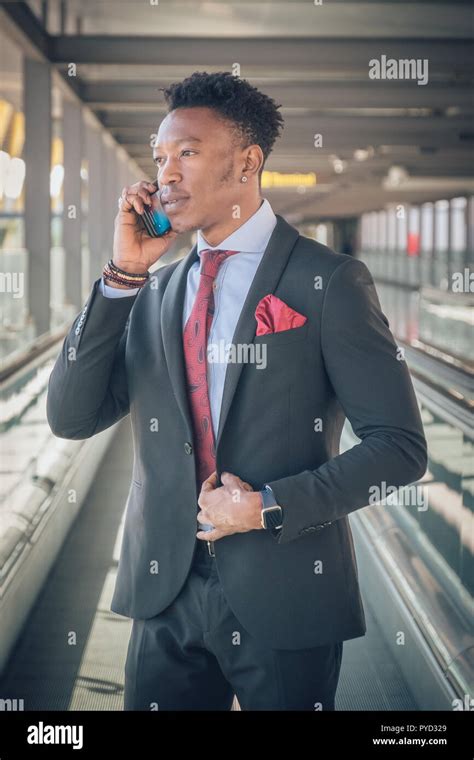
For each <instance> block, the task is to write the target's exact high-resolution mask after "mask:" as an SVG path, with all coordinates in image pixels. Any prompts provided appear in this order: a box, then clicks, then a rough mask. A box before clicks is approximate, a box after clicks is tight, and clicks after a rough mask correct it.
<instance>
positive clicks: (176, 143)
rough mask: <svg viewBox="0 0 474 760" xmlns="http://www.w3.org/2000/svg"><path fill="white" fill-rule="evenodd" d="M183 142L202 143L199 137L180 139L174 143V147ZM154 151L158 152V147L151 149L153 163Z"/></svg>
mask: <svg viewBox="0 0 474 760" xmlns="http://www.w3.org/2000/svg"><path fill="white" fill-rule="evenodd" d="M183 142H199V143H200V142H202V140H200V139H199V137H181V138H180V139H179V140H175V141H174V143H175V145H179V144H180V143H183ZM155 150H159V146H157V145H155V147H154V149H153V161H156V154H155Z"/></svg>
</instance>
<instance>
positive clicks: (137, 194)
mask: <svg viewBox="0 0 474 760" xmlns="http://www.w3.org/2000/svg"><path fill="white" fill-rule="evenodd" d="M155 192H156V185H154V184H153V183H152V182H145V181H141V182H136V183H135V184H134V185H130V186H128V187H124V188H123V189H122V193H121V196H120V198H121V203H119V208H120V210H121V211H125V212H126V213H129V212H130V211H132V209H133V211H135V212H136V213H137V214H143V212H144V210H145V205H147V206H149V205H150V204H151V196H152V194H153V193H155Z"/></svg>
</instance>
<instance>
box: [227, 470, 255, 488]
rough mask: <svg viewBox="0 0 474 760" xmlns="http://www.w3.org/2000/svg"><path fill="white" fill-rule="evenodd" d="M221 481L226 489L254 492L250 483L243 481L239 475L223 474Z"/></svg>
mask: <svg viewBox="0 0 474 760" xmlns="http://www.w3.org/2000/svg"><path fill="white" fill-rule="evenodd" d="M221 481H222V483H223V484H224V486H226V488H230V489H233V488H241V489H242V490H244V491H253V488H252V486H251V485H250V483H246V482H245V480H242V478H239V476H238V475H234V474H233V473H231V472H223V473H222V475H221Z"/></svg>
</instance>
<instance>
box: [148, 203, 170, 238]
mask: <svg viewBox="0 0 474 760" xmlns="http://www.w3.org/2000/svg"><path fill="white" fill-rule="evenodd" d="M155 195H156V193H155ZM142 219H143V223H144V225H145V228H146V231H147V232H148V234H149V235H150V236H151V237H161V236H162V235H164V234H165V233H166V232H168V230H170V229H171V222H170V220H169V219H168V217H167V216H166V214H165V212H164V211H163V210H161V207H160V208H159V209H158V208H154V207H153V206H145V210H144V212H143V214H142Z"/></svg>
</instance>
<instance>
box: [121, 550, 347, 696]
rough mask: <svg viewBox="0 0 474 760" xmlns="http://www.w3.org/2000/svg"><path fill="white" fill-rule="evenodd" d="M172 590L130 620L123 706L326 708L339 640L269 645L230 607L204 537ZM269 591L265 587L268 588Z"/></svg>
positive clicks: (338, 660) (334, 686) (334, 679)
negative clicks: (156, 608) (162, 602)
mask: <svg viewBox="0 0 474 760" xmlns="http://www.w3.org/2000/svg"><path fill="white" fill-rule="evenodd" d="M196 542H197V546H196V550H195V554H194V559H193V563H192V566H191V569H190V572H189V574H188V577H187V579H186V582H185V583H184V586H183V588H182V589H181V591H180V593H179V594H178V596H177V597H176V598H175V599H174V601H173V602H172V603H171V604H170V605H169V606H168V607H167V608H166V609H165V610H163V611H162V612H160V613H159V614H158V615H156V616H155V617H152V618H148V619H138V618H134V619H133V624H132V632H131V636H130V641H129V644H128V651H127V659H126V663H125V694H124V709H125V710H230V709H231V706H232V702H233V699H234V694H235V695H236V696H237V699H238V701H239V705H240V708H241V710H311V711H316V710H322V711H326V710H334V709H335V707H334V699H335V694H336V689H337V683H338V680H339V673H340V668H341V660H342V648H343V642H342V641H340V642H333V643H330V644H327V645H324V646H318V647H314V648H310V649H291V650H289V649H271V648H269V647H266V646H265V642H262V641H258V642H257V641H256V640H255V638H253V637H252V636H251V635H250V634H249V633H248V632H247V631H246V630H245V629H244V628H243V626H242V625H241V623H240V622H239V621H238V620H237V618H236V617H235V615H234V614H233V612H232V610H231V609H230V607H229V605H228V603H227V601H226V599H225V596H224V593H223V589H222V586H221V584H220V581H219V576H218V574H217V568H216V560H215V558H214V557H212V556H211V555H210V554H209V552H208V547H207V543H206V542H205V541H200V540H199V539H197V540H196ZM269 593H271V591H270V590H269Z"/></svg>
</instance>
